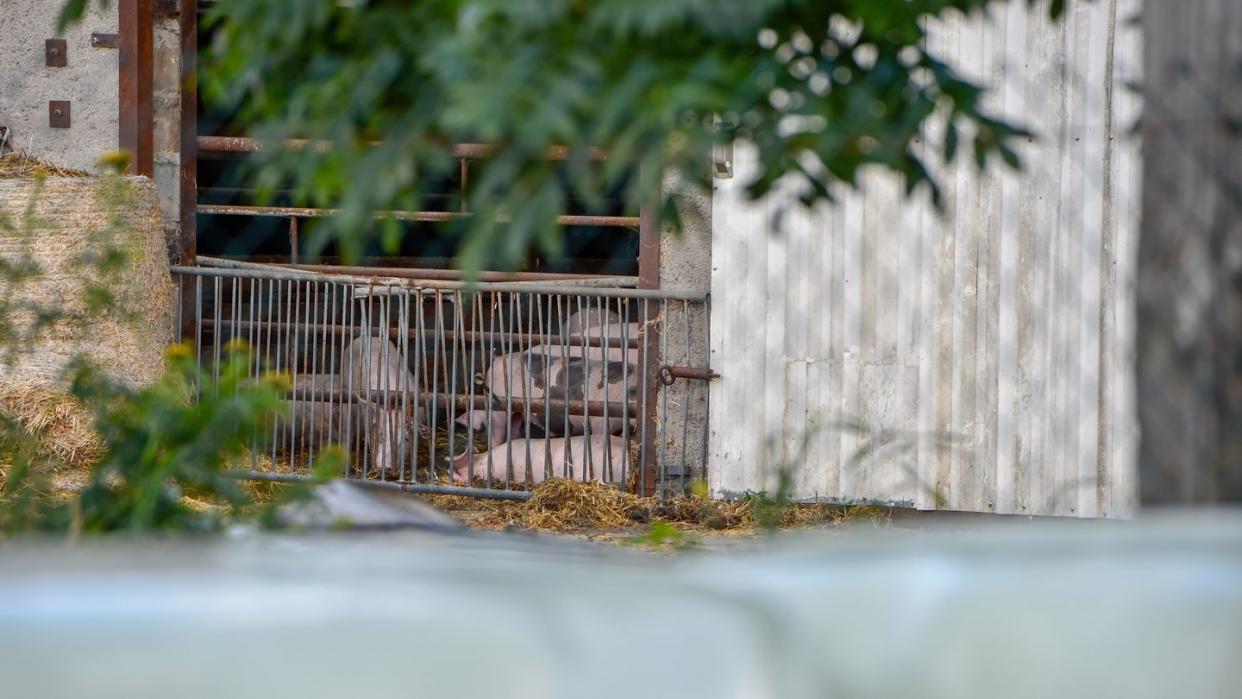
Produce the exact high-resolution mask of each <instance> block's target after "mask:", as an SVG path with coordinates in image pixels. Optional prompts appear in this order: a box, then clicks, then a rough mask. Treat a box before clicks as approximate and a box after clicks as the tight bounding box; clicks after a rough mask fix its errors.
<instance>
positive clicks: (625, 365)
mask: <svg viewBox="0 0 1242 699" xmlns="http://www.w3.org/2000/svg"><path fill="white" fill-rule="evenodd" d="M617 315H618V316H619V317H620V318H621V347H622V348H623V350H622V361H621V386H622V389H621V442H622V444H623V445H624V447H625V450H624V452H623V453H622V456H621V486H622V487H623V488H624V487H625V486H626V485H627V484H628V483H629V474H630V469H631V468H632V466H633V465H632V464H631V463H630V437H631V436H632V435H631V434H630V398H631V396H630V324H629V319H630V313H629V301H628V300H626V299H621V298H618V299H617Z"/></svg>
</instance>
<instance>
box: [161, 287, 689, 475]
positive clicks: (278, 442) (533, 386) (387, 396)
mask: <svg viewBox="0 0 1242 699" xmlns="http://www.w3.org/2000/svg"><path fill="white" fill-rule="evenodd" d="M172 272H173V274H174V278H175V279H176V280H177V281H178V283H179V285H180V286H181V288H182V289H186V290H188V292H189V293H188V294H183V295H182V297H183V298H187V297H188V298H190V299H192V300H191V301H190V303H189V304H185V303H183V304H182V305H181V307H180V309H179V313H178V315H179V316H180V318H181V319H182V320H183V321H184V320H186V319H188V321H189V323H190V324H191V325H192V326H193V327H194V335H195V337H196V338H198V341H197V342H196V344H195V346H196V350H195V356H196V357H197V358H198V360H199V363H200V365H201V366H202V368H203V369H204V370H205V371H207V373H208V375H211V374H212V373H213V372H214V371H215V368H216V367H218V366H219V363H220V361H221V357H222V354H223V353H226V349H225V348H226V346H227V340H229V339H243V340H245V341H246V342H247V343H248V344H249V345H250V346H251V347H252V348H254V349H255V350H256V352H257V354H258V356H257V358H256V359H255V361H254V364H253V366H252V370H253V373H254V376H256V377H257V376H258V375H259V374H260V373H261V372H263V371H267V370H269V369H272V370H277V371H283V372H286V373H288V374H289V375H290V377H291V387H290V390H289V392H288V394H287V395H286V398H287V400H288V401H289V404H290V406H291V408H292V410H291V412H290V416H289V418H288V419H287V421H286V423H285V424H284V426H283V428H282V427H281V425H279V424H278V425H276V426H275V427H274V429H275V430H276V432H274V433H273V434H274V436H275V439H274V440H273V443H272V445H271V451H270V453H269V455H270V457H271V461H270V462H268V463H270V464H275V463H278V462H279V461H278V459H279V458H280V457H282V456H283V457H287V458H294V459H295V462H294V464H293V466H294V471H295V473H294V475H302V476H306V475H309V461H310V460H311V459H313V456H314V454H315V450H316V449H319V450H322V443H323V442H331V441H333V436H334V435H333V434H332V430H333V424H332V420H334V419H335V420H337V421H338V422H337V424H336V430H337V435H336V437H337V439H338V440H341V439H343V443H345V444H346V445H347V447H348V448H349V450H350V453H351V454H353V456H354V458H353V460H352V465H351V467H350V468H349V469H348V470H347V471H346V473H345V474H343V475H345V476H347V477H354V478H362V479H365V480H377V481H380V482H387V483H395V485H394V486H393V487H398V488H400V489H404V490H411V491H422V492H453V493H455V494H463V495H464V494H470V495H477V494H483V495H486V494H488V493H492V492H496V493H507V494H504V495H497V497H518V496H515V495H513V493H515V492H523V488H524V487H529V486H530V485H533V484H534V483H536V482H538V481H539V480H542V478H543V477H556V476H559V477H564V476H566V475H570V476H572V477H575V478H577V477H581V478H583V479H592V480H593V479H596V478H601V479H604V480H605V481H606V482H612V483H615V484H617V485H627V486H629V487H632V488H633V489H634V490H635V491H637V492H640V493H645V494H656V493H658V492H667V491H668V485H669V484H668V479H669V477H670V473H669V468H668V467H669V465H670V461H671V459H670V457H669V456H668V455H666V453H665V446H666V444H667V443H669V439H668V437H669V436H670V435H669V434H668V429H674V430H678V431H679V432H680V435H681V438H680V441H679V442H678V440H677V439H676V435H672V442H673V443H679V444H680V445H681V460H680V462H679V463H680V465H681V466H683V467H688V468H683V469H682V471H683V472H689V473H698V474H701V473H702V466H703V464H697V465H696V464H690V463H689V461H690V460H692V459H694V458H700V457H696V456H695V455H693V454H692V455H691V456H689V457H688V456H687V453H688V452H687V447H688V445H691V443H692V442H694V443H695V444H697V443H698V442H699V441H700V440H699V437H698V435H697V433H693V434H692V432H691V431H690V424H691V418H690V413H689V408H688V405H689V403H688V402H683V404H682V405H681V406H680V408H678V406H674V409H672V410H670V404H669V400H668V397H667V394H665V393H661V391H662V390H663V389H664V387H666V386H667V381H666V382H664V383H661V382H659V381H658V380H656V379H655V378H654V377H656V376H659V375H668V374H669V373H670V372H671V373H674V374H675V375H676V376H679V377H681V378H700V377H707V376H710V374H711V372H710V369H709V368H707V367H690V368H688V369H687V368H683V367H659V368H658V369H657V368H654V365H655V364H656V363H657V361H658V357H657V356H656V355H654V354H651V353H649V349H650V347H651V340H650V336H649V332H650V329H651V328H653V327H655V326H654V325H651V324H648V323H646V322H645V321H644V320H643V319H644V318H647V317H650V316H657V317H660V318H666V317H668V316H669V314H670V312H672V313H673V315H674V317H676V314H677V313H678V312H680V313H681V317H682V318H683V319H685V318H689V316H690V313H691V309H694V311H695V312H700V311H702V310H705V308H704V305H705V304H706V302H707V296H706V294H703V293H694V292H676V293H672V292H664V291H660V290H658V289H611V288H597V287H590V286H577V285H574V284H571V283H565V282H557V283H553V282H550V283H546V284H530V283H522V282H509V283H477V284H471V283H468V282H462V281H453V280H408V279H397V278H376V277H369V278H368V277H352V276H348V275H329V274H322V273H317V272H308V271H303V270H295V269H286V268H263V266H261V265H252V268H249V269H235V268H212V267H190V266H174V267H173V268H172ZM653 309H654V310H653ZM678 309H680V310H678ZM468 317H469V318H471V320H470V322H466V320H467V318H468ZM575 319H576V320H575ZM575 323H577V324H578V325H575ZM184 324H185V323H184V322H179V323H178V326H181V325H184ZM686 327H687V331H686V334H685V338H684V347H682V348H680V350H678V349H675V350H674V351H673V352H671V353H670V351H669V346H668V345H669V337H668V335H664V336H662V338H661V343H660V356H662V357H668V356H680V357H684V358H685V361H688V360H689V358H690V357H692V356H696V357H704V356H706V353H705V349H706V347H705V344H704V343H706V338H692V337H691V335H690V333H689V329H688V325H687V326H686ZM699 344H703V345H704V346H703V347H699V346H698V345H699ZM347 356H348V358H349V359H348V362H347V361H346V357H347ZM536 359H537V360H538V361H536ZM571 360H572V361H571ZM368 362H369V364H368ZM558 362H559V364H558ZM574 362H578V363H579V364H580V367H579V369H577V371H579V372H580V373H579V376H581V377H583V378H580V379H577V380H576V381H577V382H576V383H574V380H573V379H569V380H568V381H567V382H564V383H558V381H561V379H556V380H553V378H552V377H554V376H560V377H562V378H563V377H566V376H571V375H572V374H573V372H574V371H575V369H574V368H573V367H574V366H575V365H574ZM614 364H616V366H615V367H614V366H613V365H614ZM645 364H651V365H653V368H651V369H650V370H649V369H648V368H647V366H645ZM376 367H382V371H378V370H377V369H376ZM476 370H477V371H476ZM558 372H559V373H558ZM614 372H617V373H615V374H614ZM429 377H430V378H429ZM592 377H598V378H592ZM604 377H607V378H606V379H605V378H604ZM653 384H654V386H653ZM652 388H654V389H655V390H654V391H652V390H650V389H652ZM562 390H563V393H557V391H562ZM694 390H699V389H698V388H697V387H696V388H695V389H694ZM701 390H703V391H706V390H707V389H706V385H705V384H704V385H703V386H702V389H701ZM601 391H602V393H601ZM657 400H659V401H660V405H661V408H662V413H661V414H662V419H663V421H664V422H665V425H664V428H665V429H664V430H661V425H658V424H655V423H654V422H650V421H649V420H648V419H647V418H646V417H645V416H646V415H647V411H648V409H649V407H650V406H654V405H655V404H656V401H657ZM677 409H681V410H683V411H684V413H685V414H684V415H683V416H682V417H681V420H680V421H678V419H677ZM470 411H482V412H483V413H484V414H486V415H490V416H492V418H495V417H496V416H498V415H499V416H502V417H503V421H504V422H505V424H506V425H508V426H507V427H506V428H505V432H504V433H503V436H501V437H499V438H497V437H496V436H495V435H494V434H493V433H492V430H493V428H492V427H485V426H479V425H476V423H475V422H474V421H471V420H469V419H467V420H466V422H460V421H459V418H463V417H469V416H470ZM325 416H328V417H327V418H326V419H327V423H326V424H327V427H326V428H325V427H324V424H325V423H324V420H325ZM332 416H336V417H332ZM437 416H438V417H437ZM670 416H672V420H671V422H670ZM346 424H348V425H349V427H346ZM482 424H483V425H486V424H488V423H487V421H484V423H482ZM491 424H495V423H494V421H493V422H492V423H491ZM678 425H680V428H678ZM670 426H671V427H670ZM476 428H477V429H478V430H481V431H483V432H486V435H485V437H486V440H485V442H484V445H483V448H482V451H480V452H479V454H480V457H486V460H485V461H476V460H470V461H469V463H470V464H471V466H470V468H471V469H472V471H471V472H470V474H469V476H468V477H466V478H464V480H466V482H467V483H468V484H469V487H466V486H461V485H451V484H450V482H448V481H446V480H445V478H444V477H445V476H447V475H449V471H448V470H447V467H446V466H445V465H444V463H443V459H441V460H437V459H436V449H437V448H439V449H440V451H441V456H442V457H443V456H445V454H444V452H445V450H447V449H448V448H449V447H448V446H447V445H458V444H459V442H461V440H460V439H459V438H458V437H459V436H461V435H464V438H465V443H466V444H473V445H475V446H476V447H478V446H479V443H478V442H477V441H476V435H478V434H479V432H477V431H476ZM282 429H283V431H282ZM325 429H326V430H327V432H326V434H325ZM695 429H696V430H701V431H702V432H703V434H702V435H701V439H702V440H706V423H705V422H703V423H699V424H696V427H695ZM539 430H544V431H546V432H547V434H546V435H543V436H541V435H539V434H538V433H537V432H538V431H539ZM402 435H403V436H402ZM575 435H577V436H575ZM610 435H611V436H610ZM692 437H693V439H692ZM420 439H421V440H423V443H424V450H423V451H422V452H420V451H419V443H420ZM497 440H499V441H497ZM575 440H578V442H576V443H575ZM593 440H595V441H593ZM618 440H619V441H618ZM441 442H443V444H441ZM515 443H516V444H517V446H514V444H515ZM584 445H595V446H597V447H602V451H600V452H599V453H600V454H602V456H599V455H597V456H594V457H592V456H590V454H591V453H593V452H592V451H591V450H590V449H587V451H586V454H587V456H585V457H579V459H582V458H585V460H586V465H585V467H584V466H583V464H582V462H581V460H579V461H577V462H575V464H576V468H577V469H579V470H578V471H575V472H574V473H573V474H570V473H569V471H568V470H567V471H566V472H565V473H554V472H550V471H547V470H544V471H542V472H541V475H540V474H536V473H535V470H538V469H549V468H557V465H556V463H555V458H554V456H553V455H554V454H558V453H560V452H558V451H556V450H560V449H564V450H566V451H565V453H564V457H565V458H566V459H568V450H569V449H571V448H574V449H580V448H582V447H583V446H584ZM505 449H507V450H509V451H508V452H505V451H503V450H505ZM515 449H516V450H518V455H519V458H518V460H517V461H514V450H515ZM522 449H525V450H526V452H525V461H524V462H523V461H521V451H520V450H522ZM635 449H636V451H635ZM541 450H542V451H541ZM428 452H429V453H428ZM455 453H456V452H455ZM703 453H704V454H705V451H704V452H703ZM541 456H542V457H543V458H542V460H541V459H540V457H541ZM592 458H594V459H596V460H597V461H599V460H601V459H602V461H600V462H599V463H596V464H594V465H592V464H591V460H592ZM297 459H302V460H301V461H297ZM494 459H502V462H503V463H502V464H501V467H502V468H503V466H504V464H509V468H510V470H509V472H508V473H507V474H505V475H503V476H502V475H498V472H497V471H496V468H497V466H496V465H495V464H496V462H495V461H494ZM564 463H566V462H564V461H562V462H561V467H562V468H568V467H565V466H564ZM653 463H654V470H653V467H652V466H651V464H653ZM476 465H477V466H478V467H479V468H480V469H482V470H483V471H484V472H485V473H484V475H483V477H482V483H483V489H482V491H479V492H476V490H477V489H475V490H472V489H471V488H473V487H474V486H475V485H477V484H478V480H477V479H476V478H475V477H476V476H477V475H478V474H477V473H475V472H474V471H473V469H474V468H475V467H476ZM518 467H522V468H524V472H515V471H514V470H513V469H516V468H518ZM583 468H585V469H586V470H585V471H582V470H581V469H583ZM618 468H619V471H618V470H617V469H618ZM437 469H439V471H437ZM532 469H534V470H532ZM593 469H594V470H593ZM247 470H248V471H249V472H255V471H264V470H266V471H268V472H269V473H268V477H271V478H284V477H286V476H288V475H289V474H288V473H278V472H274V471H273V470H272V469H270V468H269V469H263V468H259V467H258V464H257V462H256V463H255V464H252V467H251V468H250V469H247ZM459 475H460V474H459Z"/></svg>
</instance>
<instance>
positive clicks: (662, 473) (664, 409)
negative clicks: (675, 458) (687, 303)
mask: <svg viewBox="0 0 1242 699" xmlns="http://www.w3.org/2000/svg"><path fill="white" fill-rule="evenodd" d="M660 319H661V320H660V322H661V323H667V322H668V300H667V299H661V300H660ZM661 331H662V332H661V333H660V336H661V337H660V341H661V342H660V357H661V359H663V358H664V357H667V356H669V355H668V332H666V331H665V328H661ZM668 388H669V387H668V386H661V389H662V390H661V391H660V399H661V405H660V412H661V414H663V415H664V419H665V420H666V421H667V420H668ZM656 439H658V440H659V442H660V456H659V460H658V461H657V467H658V469H659V477H660V487H659V490H658V491H657V492H658V493H660V494H664V493H666V492H667V490H666V487H667V484H666V483H665V479H666V476H667V475H668V461H667V460H666V459H665V457H664V448H665V445H666V444H667V442H668V440H667V439H666V438H665V435H662V434H661V435H658V436H657V437H656Z"/></svg>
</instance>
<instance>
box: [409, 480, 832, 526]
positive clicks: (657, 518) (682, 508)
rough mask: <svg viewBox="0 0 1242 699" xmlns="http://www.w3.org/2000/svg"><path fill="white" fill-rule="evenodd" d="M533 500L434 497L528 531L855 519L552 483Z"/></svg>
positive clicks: (825, 511)
mask: <svg viewBox="0 0 1242 699" xmlns="http://www.w3.org/2000/svg"><path fill="white" fill-rule="evenodd" d="M532 492H533V494H532V496H531V498H530V499H529V500H522V501H513V500H483V499H478V498H471V497H465V496H460V495H431V496H428V500H429V501H430V502H431V503H432V504H433V505H435V506H436V507H438V508H440V509H441V510H444V511H446V512H450V513H452V514H454V515H456V516H458V517H460V518H461V519H462V520H463V521H464V522H465V523H466V524H467V525H469V526H471V527H474V528H476V529H487V530H501V529H513V528H516V529H528V530H532V531H540V532H570V533H588V532H590V531H591V530H609V529H621V528H632V527H636V526H644V525H649V524H651V523H653V522H667V523H672V524H676V525H678V526H679V527H681V528H684V529H686V530H688V531H701V532H711V533H713V534H724V535H729V534H741V535H745V534H752V533H755V532H757V531H759V530H761V529H762V528H763V527H764V526H770V527H776V528H786V529H787V528H796V527H804V526H809V525H813V524H824V523H838V522H844V521H847V520H851V519H854V518H855V514H854V513H853V508H847V507H842V506H839V505H828V504H822V503H815V504H794V503H788V504H775V503H760V502H757V501H754V500H734V501H719V500H708V499H706V498H702V497H689V496H682V497H673V498H666V499H657V498H641V497H639V496H637V495H634V494H632V493H628V492H625V491H623V490H620V489H619V488H615V487H613V486H608V485H604V484H602V483H582V482H578V481H569V480H564V479H551V480H548V481H546V482H544V483H542V484H540V485H538V486H536V487H535V488H534V490H533V491H532Z"/></svg>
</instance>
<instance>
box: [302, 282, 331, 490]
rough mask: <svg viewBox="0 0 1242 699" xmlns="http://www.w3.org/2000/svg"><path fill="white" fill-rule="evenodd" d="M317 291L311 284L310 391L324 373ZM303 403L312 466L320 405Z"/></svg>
mask: <svg viewBox="0 0 1242 699" xmlns="http://www.w3.org/2000/svg"><path fill="white" fill-rule="evenodd" d="M319 289H320V282H314V283H312V284H311V288H310V292H311V297H310V313H311V317H310V323H309V325H310V330H309V331H308V333H307V341H308V342H309V343H310V365H309V367H307V372H306V375H307V378H308V383H310V385H311V388H312V389H318V388H320V387H321V386H322V385H323V381H322V380H321V379H318V377H319V376H323V375H325V372H324V371H323V370H322V369H321V368H320V366H319V361H320V360H319V345H321V344H322V343H323V341H324V339H326V336H324V335H322V334H321V333H320V327H319V326H320V323H321V318H320V311H319V308H320V305H321V301H320V293H319ZM326 293H327V289H324V295H326ZM327 352H328V349H327V348H326V347H325V348H324V354H325V355H326V354H327ZM305 403H306V417H305V418H304V420H303V422H304V424H305V425H306V429H305V430H304V431H303V433H304V435H305V436H304V437H303V439H304V440H305V443H306V449H307V452H306V459H307V461H308V462H309V463H310V464H312V466H313V465H314V463H315V452H317V451H319V450H320V444H319V441H320V440H321V439H322V438H323V435H322V434H319V435H316V434H315V433H316V432H317V431H319V424H320V420H318V419H316V418H318V417H319V416H318V415H316V411H317V410H318V409H319V407H320V405H321V403H320V402H319V401H318V400H309V401H305ZM313 470H314V469H313V468H312V471H313Z"/></svg>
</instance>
